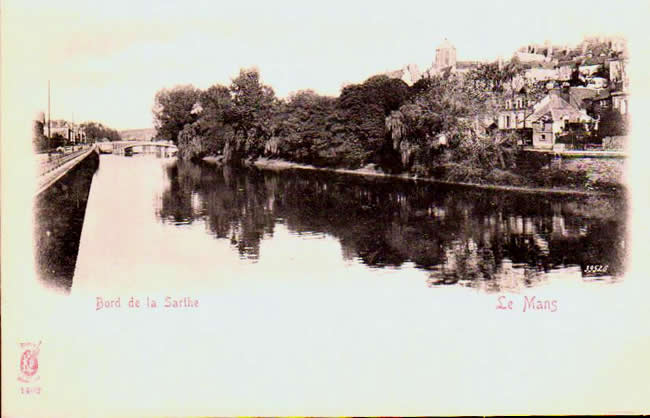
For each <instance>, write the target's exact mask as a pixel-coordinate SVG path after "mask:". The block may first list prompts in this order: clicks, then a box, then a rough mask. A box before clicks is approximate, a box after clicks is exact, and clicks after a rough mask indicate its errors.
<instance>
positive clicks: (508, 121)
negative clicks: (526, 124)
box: [506, 116, 510, 128]
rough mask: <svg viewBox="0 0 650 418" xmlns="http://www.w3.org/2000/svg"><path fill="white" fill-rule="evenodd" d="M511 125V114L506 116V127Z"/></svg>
mask: <svg viewBox="0 0 650 418" xmlns="http://www.w3.org/2000/svg"><path fill="white" fill-rule="evenodd" d="M509 127H510V116H506V128H509Z"/></svg>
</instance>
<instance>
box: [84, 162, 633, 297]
mask: <svg viewBox="0 0 650 418" xmlns="http://www.w3.org/2000/svg"><path fill="white" fill-rule="evenodd" d="M93 199H94V201H93ZM93 203H95V204H94V205H93ZM95 212H100V213H95ZM105 212H109V213H106V214H105ZM111 212H112V214H111ZM88 213H89V218H90V220H91V221H92V220H93V219H95V218H96V217H97V216H99V215H103V214H105V215H106V216H107V217H108V218H109V219H111V218H113V219H116V220H119V223H120V225H121V226H120V227H118V228H117V230H119V233H118V234H114V233H113V231H114V229H113V228H115V225H97V226H98V227H99V230H98V231H96V234H98V235H99V236H100V237H103V238H102V239H101V240H96V239H93V241H92V243H96V242H100V243H101V244H100V245H99V246H98V247H96V248H92V247H91V248H89V249H84V250H88V251H89V254H92V255H90V256H91V257H101V258H102V259H106V258H114V260H113V262H114V263H116V264H117V265H119V264H122V263H123V262H124V261H125V260H127V259H130V258H131V257H133V260H132V261H131V260H130V261H129V263H133V264H136V265H137V264H142V262H144V261H146V262H147V263H148V264H149V265H154V264H159V263H160V262H162V263H165V264H171V265H174V266H183V268H184V269H187V272H188V273H191V271H192V269H193V268H198V269H201V270H202V269H205V268H207V266H211V267H212V268H214V269H215V270H216V271H220V272H222V271H228V270H230V269H233V268H249V267H246V266H250V265H254V264H259V265H263V266H268V267H269V268H270V269H272V270H273V271H274V272H278V273H279V272H280V271H287V272H288V271H291V272H295V271H297V270H301V271H304V272H305V273H310V272H313V271H319V272H322V273H326V274H327V273H328V272H335V271H338V270H340V269H346V268H351V269H359V268H361V269H363V270H364V271H366V272H367V274H369V275H374V276H377V277H382V276H386V275H391V276H399V275H400V272H402V271H408V272H411V273H413V274H414V275H417V276H419V277H420V285H421V286H422V287H423V288H425V287H435V286H466V287H472V288H478V289H481V290H484V291H486V292H492V291H494V292H498V291H503V290H510V291H514V290H517V289H520V288H523V287H534V286H537V285H538V284H540V283H544V282H545V281H547V280H549V278H551V277H557V276H562V277H563V278H564V280H567V281H583V280H605V281H615V280H617V279H618V277H619V276H620V275H621V273H622V272H623V264H624V255H625V225H626V222H625V221H626V216H625V214H626V209H625V202H624V200H623V199H614V198H604V197H586V198H585V197H580V198H576V197H549V196H536V195H531V194H521V193H511V192H494V191H482V190H476V189H470V188H458V187H449V186H440V185H432V184H429V183H415V182H407V181H396V180H394V179H382V178H367V177H357V176H351V175H346V174H335V173H330V172H316V171H305V170H292V171H278V172H275V171H261V170H254V169H240V170H233V169H229V168H227V167H226V168H220V167H216V166H214V165H211V164H207V163H206V164H200V165H199V164H194V163H188V162H182V161H176V160H170V159H167V160H165V159H156V158H153V157H135V158H132V159H130V158H121V157H117V156H103V157H102V164H101V168H100V171H99V172H98V174H97V176H96V178H95V179H94V182H93V189H92V195H91V202H90V206H89V210H88ZM125 218H126V219H125ZM102 219H103V218H102ZM94 236H95V235H94ZM106 238H110V239H111V240H110V241H108V242H107V241H106ZM113 239H114V241H113ZM89 245H93V244H89ZM198 247H201V248H200V249H199V248H198ZM308 247H309V248H311V247H313V248H311V249H312V250H314V251H310V252H306V251H304V250H305V249H306V248H308ZM192 248H195V249H196V251H192V250H191V249H192ZM201 253H212V254H214V255H213V256H211V257H209V258H207V259H197V257H198V255H199V254H201ZM224 253H226V254H224ZM84 254H85V251H82V256H84ZM222 254H223V255H225V257H224V258H217V255H219V256H221V255H222ZM213 261H214V262H213ZM80 262H81V263H82V264H83V263H84V262H85V260H83V259H81V261H80ZM589 266H601V267H600V268H599V270H606V273H607V274H604V275H593V274H589V271H588V270H589V269H594V267H589ZM250 268H254V267H250ZM75 285H76V283H75Z"/></svg>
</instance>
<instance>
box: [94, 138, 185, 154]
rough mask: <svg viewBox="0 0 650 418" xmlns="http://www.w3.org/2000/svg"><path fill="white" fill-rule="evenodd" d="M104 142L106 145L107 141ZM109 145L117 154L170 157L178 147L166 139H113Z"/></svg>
mask: <svg viewBox="0 0 650 418" xmlns="http://www.w3.org/2000/svg"><path fill="white" fill-rule="evenodd" d="M102 144H104V143H102ZM102 144H100V151H102ZM106 144H107V145H108V144H109V143H106ZM110 145H112V152H113V154H119V155H131V154H133V153H156V154H162V155H163V156H169V157H171V156H173V155H175V154H176V153H177V152H178V147H176V145H174V144H173V143H172V142H167V141H165V142H163V141H156V142H153V141H115V142H111V143H110ZM106 152H109V151H106Z"/></svg>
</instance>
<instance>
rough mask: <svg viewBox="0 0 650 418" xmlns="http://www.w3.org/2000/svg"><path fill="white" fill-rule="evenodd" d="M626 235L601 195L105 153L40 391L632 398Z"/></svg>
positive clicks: (638, 396) (304, 400)
mask: <svg viewBox="0 0 650 418" xmlns="http://www.w3.org/2000/svg"><path fill="white" fill-rule="evenodd" d="M625 238H626V207H625V202H624V201H622V199H616V198H607V197H596V196H591V197H567V196H564V197H557V196H548V195H534V194H521V193H512V192H496V191H485V190H476V189H472V188H459V187H451V186H441V185H435V184H430V183H418V182H414V181H396V180H394V179H385V178H366V177H361V176H352V175H344V174H336V173H331V172H318V171H300V170H289V171H262V170H256V169H240V170H234V169H230V168H227V167H226V168H221V167H217V166H215V165H212V164H208V163H204V164H194V163H189V162H182V161H176V160H174V159H157V158H155V157H153V156H134V157H121V156H113V155H102V156H101V161H100V165H99V169H98V170H97V172H96V173H95V175H94V177H93V180H92V184H91V187H90V192H89V195H88V203H87V207H86V214H85V218H84V219H83V228H82V232H81V238H80V243H79V250H78V255H77V257H76V264H75V267H74V277H73V279H72V281H71V284H70V286H69V288H68V289H67V291H66V292H65V293H66V294H67V296H65V297H63V298H61V301H60V302H57V306H58V308H57V309H59V311H57V314H56V318H54V317H53V318H51V319H49V320H48V324H49V328H48V331H45V332H46V336H47V335H49V340H48V344H50V345H49V346H50V350H52V351H54V352H56V353H57V354H56V358H55V357H54V355H52V358H51V360H52V361H54V359H55V361H56V363H57V364H58V365H59V367H60V368H61V369H64V370H66V373H68V374H67V375H66V376H67V377H66V380H65V381H66V382H67V383H66V385H65V388H66V389H65V390H63V389H62V388H58V387H57V388H54V387H51V388H50V389H49V390H50V391H51V392H52V393H53V395H52V396H54V397H57V396H58V397H60V398H58V401H59V402H64V401H65V400H66V399H67V400H69V401H70V402H75V401H73V399H75V400H76V399H78V398H79V397H82V398H83V399H85V401H84V404H83V405H82V406H81V408H82V411H90V410H92V408H94V407H96V406H97V405H99V406H100V407H101V408H103V409H102V410H104V411H109V412H110V413H113V414H123V413H127V412H129V413H131V414H132V413H134V412H133V411H139V413H146V414H147V415H150V414H153V415H157V414H161V413H163V414H167V415H170V414H171V415H175V414H180V415H188V414H190V415H205V414H208V415H213V414H216V415H233V414H234V415H268V414H278V415H300V414H310V413H311V414H313V413H314V412H317V414H319V415H341V414H343V413H346V414H375V415H376V414H384V415H386V414H388V415H391V414H416V415H417V414H420V415H422V414H424V415H427V414H477V413H479V414H480V413H481V412H484V411H486V410H489V411H491V413H524V412H526V411H536V412H537V413H540V412H543V411H547V412H552V411H555V412H556V413H557V412H558V411H565V412H572V413H586V412H593V411H603V410H608V411H613V410H614V409H618V410H624V409H625V408H631V409H632V410H633V409H634V406H635V405H643V403H644V402H645V397H644V396H645V394H647V391H641V392H634V391H625V393H624V394H623V397H621V396H622V395H621V392H622V390H621V387H623V386H621V382H623V381H625V387H626V388H627V387H629V385H633V384H636V383H638V384H639V385H642V384H644V383H643V382H644V380H643V379H645V376H646V375H647V371H648V369H649V368H648V367H647V362H646V363H644V364H643V365H642V366H641V367H640V368H639V371H638V372H631V371H630V370H631V369H628V368H626V367H624V368H617V367H618V366H616V365H618V364H621V361H624V360H625V359H627V360H631V359H636V358H645V357H643V356H645V355H646V354H645V353H646V350H647V348H648V341H647V339H645V338H644V339H643V340H637V339H635V336H634V335H636V334H633V333H631V332H629V327H636V329H640V328H638V327H640V326H642V325H641V323H640V322H639V321H641V320H642V318H644V317H647V308H646V307H645V306H646V305H644V304H641V303H637V302H639V301H641V300H642V299H641V298H642V294H641V293H640V292H638V291H636V290H635V289H637V288H635V287H633V286H628V282H629V284H632V281H631V280H630V281H628V280H627V278H626V277H625V275H624V273H625V271H624V265H625V254H626V250H625V243H626V240H625ZM594 265H597V266H601V267H600V268H601V269H605V270H607V272H606V274H599V275H593V274H589V273H588V270H589V269H590V268H592V267H589V266H594ZM533 297H534V298H536V299H535V302H531V300H532V298H533ZM112 301H114V302H117V303H119V306H115V305H114V304H113V305H111V303H113V302H112ZM151 301H156V302H157V306H156V307H155V308H154V307H152V306H151ZM100 302H101V303H100ZM537 302H540V303H541V304H540V305H538V304H537ZM136 303H137V304H138V306H135V304H136ZM195 303H196V305H194V304H195ZM622 323H624V324H626V326H625V327H622V326H620V325H621V324H622ZM63 324H64V325H63ZM48 333H50V334H48ZM70 335H75V336H77V338H75V339H74V344H70V340H69V338H68V337H66V336H70ZM79 336H83V337H81V338H79ZM44 346H45V343H44ZM46 361H47V359H46V358H45V357H44V358H43V359H42V360H41V362H42V363H43V362H46ZM634 364H637V363H634ZM107 388H110V390H107ZM181 395H182V396H181ZM621 399H624V404H621ZM77 406H79V405H78V404H77ZM133 408H136V409H133ZM64 410H65V409H64ZM107 413H108V412H107Z"/></svg>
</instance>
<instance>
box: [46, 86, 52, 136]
mask: <svg viewBox="0 0 650 418" xmlns="http://www.w3.org/2000/svg"><path fill="white" fill-rule="evenodd" d="M47 137H48V139H52V131H51V127H50V80H47Z"/></svg>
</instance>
